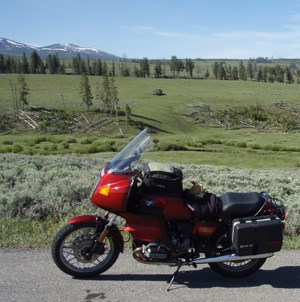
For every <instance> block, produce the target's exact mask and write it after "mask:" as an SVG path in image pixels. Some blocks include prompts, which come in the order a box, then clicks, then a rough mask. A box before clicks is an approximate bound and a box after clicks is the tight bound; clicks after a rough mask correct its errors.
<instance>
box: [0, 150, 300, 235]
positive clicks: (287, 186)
mask: <svg viewBox="0 0 300 302" xmlns="http://www.w3.org/2000/svg"><path fill="white" fill-rule="evenodd" d="M104 162H105V159H104V158H103V157H102V158H101V155H93V156H92V155H91V156H89V157H87V156H85V157H81V156H76V155H65V156H54V155H53V156H29V155H18V154H0V218H24V219H26V218H30V219H35V220H42V221H44V220H48V219H52V220H57V221H58V220H60V219H61V218H64V217H66V216H68V215H70V214H77V213H81V214H83V213H88V212H94V211H95V210H96V209H95V208H94V207H93V206H92V204H91V203H90V202H89V193H90V190H91V188H92V187H93V184H94V182H95V181H96V179H97V177H98V173H99V171H100V169H101V168H102V167H103V164H104ZM174 164H175V165H176V163H174ZM177 166H178V167H180V168H181V169H182V171H183V174H184V186H185V187H186V188H189V187H190V186H191V181H192V180H194V181H197V182H200V183H202V184H203V185H204V187H205V188H206V190H208V191H210V192H213V193H215V194H217V195H221V194H223V193H225V192H228V191H234V192H248V191H268V192H269V194H270V195H272V196H275V197H276V198H277V199H278V200H281V201H282V202H283V204H284V206H285V207H286V209H287V228H286V231H287V233H290V234H299V233H300V201H299V196H300V174H299V168H292V169H239V168H228V167H216V166H203V165H177Z"/></svg>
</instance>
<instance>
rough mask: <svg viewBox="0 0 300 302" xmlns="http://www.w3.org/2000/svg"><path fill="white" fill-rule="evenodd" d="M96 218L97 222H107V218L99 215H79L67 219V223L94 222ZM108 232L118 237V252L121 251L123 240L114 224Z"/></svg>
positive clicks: (122, 249) (122, 250)
mask: <svg viewBox="0 0 300 302" xmlns="http://www.w3.org/2000/svg"><path fill="white" fill-rule="evenodd" d="M97 219H98V221H99V223H100V224H103V225H105V224H107V223H108V222H109V221H108V220H107V219H105V218H103V217H100V216H96V215H81V216H76V217H73V218H71V219H69V220H68V223H69V224H73V225H76V224H81V223H85V222H88V221H91V222H94V223H95V224H96V221H97ZM110 233H111V234H113V235H114V236H116V238H117V239H118V242H119V248H120V252H121V253H123V252H124V240H123V237H122V234H121V232H120V230H119V229H118V227H117V225H116V224H113V225H112V227H111V228H110Z"/></svg>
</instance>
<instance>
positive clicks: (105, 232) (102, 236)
mask: <svg viewBox="0 0 300 302" xmlns="http://www.w3.org/2000/svg"><path fill="white" fill-rule="evenodd" d="M104 217H108V212H106V213H105V215H104ZM116 218H117V215H116V214H113V215H112V217H111V219H110V220H109V222H108V223H107V224H106V225H105V226H104V229H103V231H102V233H101V234H100V236H99V237H98V240H97V242H98V243H99V244H100V245H101V244H103V241H104V240H105V238H106V237H107V236H108V234H109V232H110V229H111V227H112V225H113V224H114V222H115V220H116ZM99 228H100V219H99V217H97V219H96V233H97V231H98V230H97V229H99Z"/></svg>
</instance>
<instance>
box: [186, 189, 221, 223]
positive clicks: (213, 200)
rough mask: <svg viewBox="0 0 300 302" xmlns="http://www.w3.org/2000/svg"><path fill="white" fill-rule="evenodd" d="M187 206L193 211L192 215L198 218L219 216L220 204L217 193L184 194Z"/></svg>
mask: <svg viewBox="0 0 300 302" xmlns="http://www.w3.org/2000/svg"><path fill="white" fill-rule="evenodd" d="M184 200H185V202H186V204H187V206H188V207H189V208H190V209H191V210H192V211H193V212H194V217H195V218H199V219H209V218H211V219H216V218H219V216H220V214H221V211H222V204H221V201H220V199H219V198H218V197H217V195H215V194H212V193H208V192H203V193H200V194H198V195H191V194H189V193H187V194H185V196H184Z"/></svg>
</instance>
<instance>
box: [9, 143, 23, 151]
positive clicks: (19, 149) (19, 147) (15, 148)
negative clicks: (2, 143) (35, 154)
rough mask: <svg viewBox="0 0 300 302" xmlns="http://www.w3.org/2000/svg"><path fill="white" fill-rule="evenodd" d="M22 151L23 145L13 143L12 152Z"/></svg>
mask: <svg viewBox="0 0 300 302" xmlns="http://www.w3.org/2000/svg"><path fill="white" fill-rule="evenodd" d="M22 151H23V147H22V146H21V145H19V144H16V145H13V147H12V152H13V153H20V152H22Z"/></svg>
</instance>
